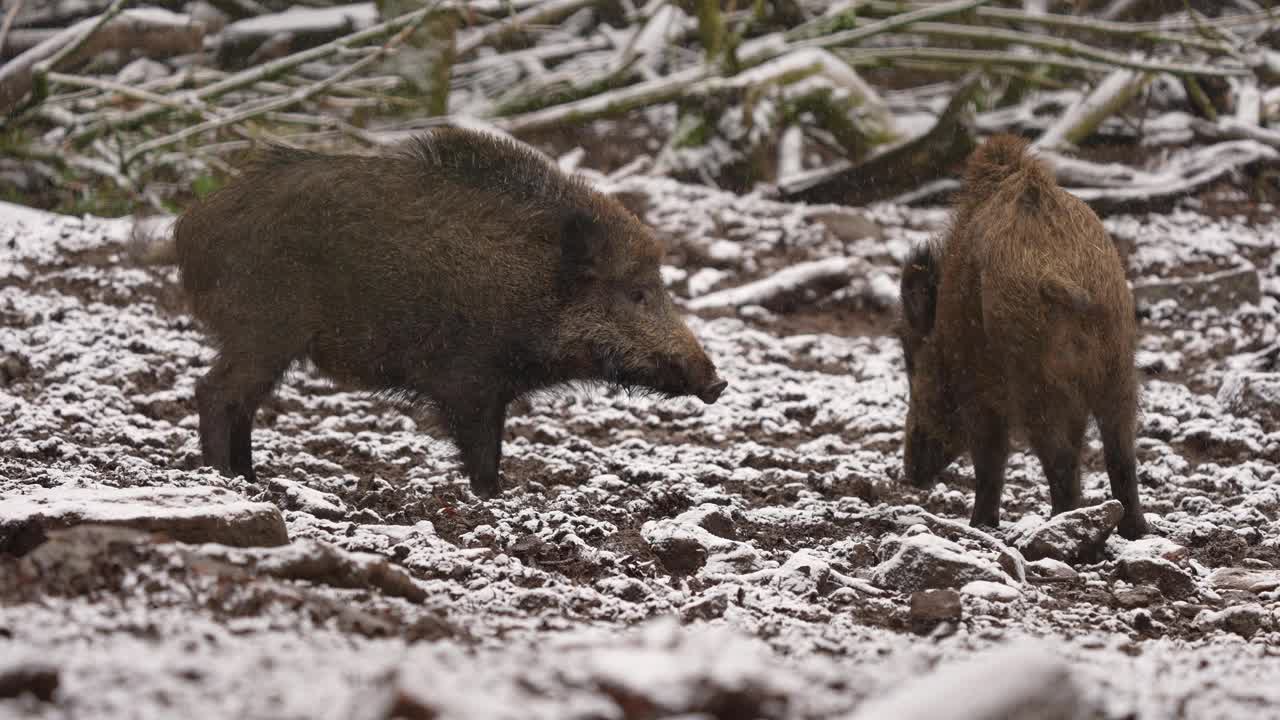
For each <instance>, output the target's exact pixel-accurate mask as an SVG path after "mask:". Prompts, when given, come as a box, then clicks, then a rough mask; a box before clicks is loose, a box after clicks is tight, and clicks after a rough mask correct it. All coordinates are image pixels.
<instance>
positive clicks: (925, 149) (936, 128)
mask: <svg viewBox="0 0 1280 720" xmlns="http://www.w3.org/2000/svg"><path fill="white" fill-rule="evenodd" d="M978 87H979V77H978V75H977V74H970V75H969V76H968V77H967V78H966V79H965V80H964V81H963V82H962V83H961V84H960V87H959V88H958V89H957V90H956V92H955V94H954V95H953V96H952V97H951V100H950V101H949V102H948V103H947V107H946V108H945V109H944V110H943V111H942V114H941V115H939V116H938V121H937V122H936V123H934V125H933V127H931V128H930V129H929V131H928V132H926V133H924V134H923V135H919V136H917V137H914V138H910V139H907V140H905V141H903V142H900V143H897V144H895V145H891V146H889V147H887V148H884V149H883V150H881V151H880V152H877V153H875V154H873V155H872V156H871V157H869V158H867V159H866V160H865V161H863V162H861V163H858V164H856V165H851V164H848V163H839V164H837V165H836V166H834V167H831V168H824V169H822V170H819V171H816V172H813V173H806V174H805V175H803V176H801V177H799V178H794V179H792V180H791V181H790V182H789V183H788V184H787V185H785V186H783V187H782V188H781V189H782V196H783V198H784V199H786V200H787V201H789V202H796V201H799V202H807V203H837V204H841V205H866V204H868V203H870V202H874V201H876V200H881V199H884V198H887V197H892V196H894V195H898V194H900V193H903V192H907V191H909V190H912V189H914V188H918V187H920V186H922V185H925V184H926V183H928V182H930V181H932V180H935V179H937V178H939V177H940V176H943V175H946V174H947V172H948V171H949V170H950V169H951V166H952V165H954V164H956V163H958V162H960V161H961V160H963V159H964V158H965V157H968V155H969V153H970V151H972V150H973V147H974V144H975V140H974V133H973V128H972V122H971V120H970V119H969V111H968V105H969V102H970V100H972V99H973V96H974V94H975V93H976V92H977V91H978Z"/></svg>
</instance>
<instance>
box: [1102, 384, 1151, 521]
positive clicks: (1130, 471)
mask: <svg viewBox="0 0 1280 720" xmlns="http://www.w3.org/2000/svg"><path fill="white" fill-rule="evenodd" d="M1132 405H1133V404H1130V407H1132ZM1095 417H1096V418H1097V420H1098V432H1099V433H1100V434H1101V435H1102V453H1103V457H1104V458H1105V459H1106V463H1107V477H1108V478H1110V480H1111V496H1112V497H1114V498H1115V499H1117V500H1119V501H1120V502H1121V503H1123V504H1124V517H1123V518H1121V519H1120V528H1119V529H1120V534H1121V535H1122V536H1124V537H1126V538H1128V539H1130V540H1133V539H1136V538H1140V537H1142V536H1143V535H1145V534H1146V532H1147V521H1146V518H1144V517H1143V515H1142V504H1141V503H1140V502H1139V500H1138V467H1137V465H1138V464H1137V459H1136V458H1135V456H1134V442H1135V438H1134V434H1135V433H1134V411H1133V410H1132V409H1123V408H1122V409H1121V410H1120V411H1118V412H1117V411H1112V412H1110V413H1108V414H1101V413H1099V414H1097V415H1096V416H1095Z"/></svg>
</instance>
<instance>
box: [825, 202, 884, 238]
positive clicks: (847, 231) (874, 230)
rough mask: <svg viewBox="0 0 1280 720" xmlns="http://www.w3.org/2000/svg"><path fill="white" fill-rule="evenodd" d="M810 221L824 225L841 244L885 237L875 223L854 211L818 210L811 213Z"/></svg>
mask: <svg viewBox="0 0 1280 720" xmlns="http://www.w3.org/2000/svg"><path fill="white" fill-rule="evenodd" d="M809 219H810V220H814V221H816V222H819V223H822V224H823V225H824V226H825V227H826V228H827V230H828V231H830V232H831V234H832V235H835V236H836V237H837V238H839V239H840V241H841V242H846V243H850V242H855V241H857V240H862V239H865V238H871V239H873V240H875V239H879V238H881V237H883V236H884V231H883V230H881V229H880V226H879V225H878V224H877V223H876V222H875V221H873V220H871V219H870V218H868V217H867V216H866V215H864V214H862V213H860V212H857V211H854V210H841V209H830V210H827V209H824V210H818V211H816V212H811V213H809Z"/></svg>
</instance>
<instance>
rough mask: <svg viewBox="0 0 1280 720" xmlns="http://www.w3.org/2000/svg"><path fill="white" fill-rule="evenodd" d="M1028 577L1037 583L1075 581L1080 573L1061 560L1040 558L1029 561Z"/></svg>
mask: <svg viewBox="0 0 1280 720" xmlns="http://www.w3.org/2000/svg"><path fill="white" fill-rule="evenodd" d="M1027 579H1028V580H1030V581H1031V582H1035V583H1065V582H1075V581H1076V580H1079V579H1080V573H1078V572H1076V570H1075V568H1073V567H1071V566H1070V565H1068V564H1066V563H1064V562H1062V561H1061V560H1054V559H1053V558H1040V559H1039V560H1033V561H1032V562H1029V563H1027Z"/></svg>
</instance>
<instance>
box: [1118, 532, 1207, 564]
mask: <svg viewBox="0 0 1280 720" xmlns="http://www.w3.org/2000/svg"><path fill="white" fill-rule="evenodd" d="M1117 557H1118V559H1120V560H1133V559H1138V558H1163V559H1165V560H1168V561H1169V562H1173V563H1178V562H1183V561H1184V560H1186V559H1187V558H1189V557H1191V552H1190V551H1189V550H1187V549H1186V548H1185V547H1183V546H1181V545H1179V544H1178V543H1176V542H1174V541H1172V540H1170V539H1168V538H1162V537H1159V536H1154V535H1153V536H1151V537H1144V538H1139V539H1138V540H1134V541H1132V542H1128V543H1125V545H1124V548H1123V549H1122V550H1121V551H1120V553H1119V555H1118V556H1117Z"/></svg>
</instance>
